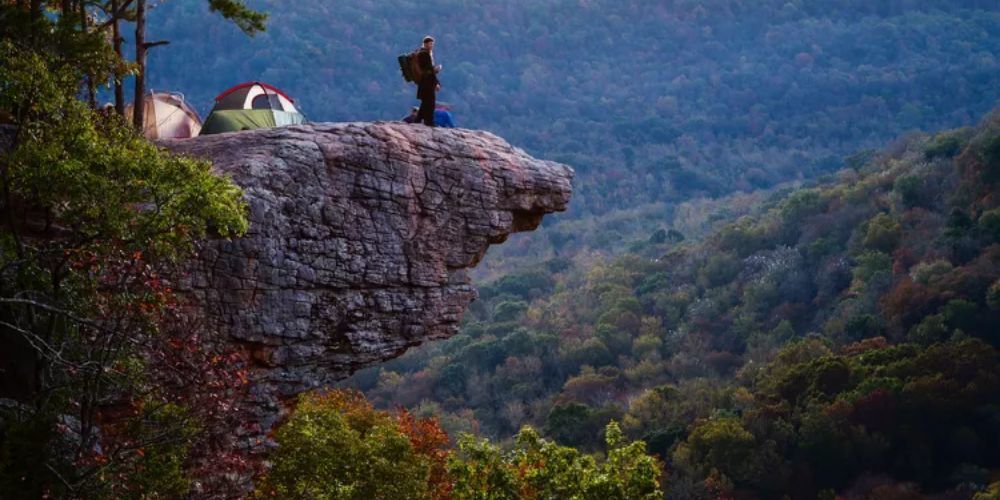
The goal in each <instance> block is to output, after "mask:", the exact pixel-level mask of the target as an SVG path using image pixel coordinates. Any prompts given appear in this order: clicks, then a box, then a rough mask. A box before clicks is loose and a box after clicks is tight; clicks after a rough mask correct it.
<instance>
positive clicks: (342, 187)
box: [160, 122, 573, 432]
mask: <svg viewBox="0 0 1000 500" xmlns="http://www.w3.org/2000/svg"><path fill="white" fill-rule="evenodd" d="M160 145H161V146H163V147H165V148H167V149H168V150H171V151H173V152H176V153H182V154H187V155H191V156H196V157H201V158H205V159H208V160H210V161H212V163H213V165H214V169H215V170H216V171H217V172H219V173H221V174H225V175H228V176H230V177H231V178H232V179H233V181H234V182H235V183H236V184H238V185H239V186H240V187H242V188H243V190H244V193H245V198H246V200H247V203H248V206H249V219H250V229H249V231H248V233H247V234H246V235H245V236H244V237H242V238H239V239H234V240H232V241H227V240H222V239H216V240H209V241H206V242H204V244H203V245H202V249H201V251H200V256H199V259H198V260H196V261H195V262H194V263H193V265H192V266H191V270H190V273H189V274H187V275H185V276H184V277H182V278H180V279H179V280H178V281H179V282H178V283H177V286H176V288H177V290H178V291H179V292H180V293H181V294H183V295H186V296H188V297H189V298H191V299H193V300H191V302H192V303H193V304H195V307H196V311H195V312H196V313H197V314H198V315H199V316H202V319H203V320H204V321H206V322H208V324H209V325H211V326H213V327H214V329H215V330H216V331H219V332H222V333H223V334H224V335H227V336H229V337H230V338H232V339H233V340H234V341H235V342H237V343H239V344H241V345H244V346H246V348H247V349H248V351H249V352H250V354H251V357H252V359H253V360H254V368H253V370H252V381H253V382H252V388H251V392H252V396H253V398H254V399H255V406H256V407H257V408H258V409H259V410H260V411H259V418H258V422H257V423H258V424H259V425H260V427H259V429H262V430H263V432H266V430H267V429H269V428H270V427H271V426H272V425H273V424H274V422H275V419H276V418H277V417H278V412H279V408H280V404H279V402H280V401H281V400H283V399H286V398H288V397H290V396H293V395H295V394H297V393H299V392H302V391H304V390H308V389H310V388H314V387H322V386H326V385H329V384H330V383H332V382H334V381H336V380H339V379H342V378H344V377H346V376H347V375H349V374H350V373H351V372H353V371H355V370H357V369H359V368H362V367H365V366H368V365H371V364H374V363H378V362H380V361H384V360H387V359H390V358H393V357H396V356H398V355H400V354H402V353H403V352H404V351H405V350H406V349H407V348H408V347H412V346H415V345H417V344H420V343H422V342H425V341H427V340H430V339H439V338H444V337H448V336H451V335H453V334H455V333H456V331H457V329H458V323H459V320H460V319H461V316H462V313H463V312H464V310H465V308H466V307H467V306H468V304H469V303H470V302H471V301H472V300H474V299H475V297H476V291H475V289H474V288H473V287H472V286H471V284H470V283H469V280H468V278H467V277H466V275H465V269H467V268H470V267H473V266H475V265H476V264H477V263H478V262H479V260H480V259H482V257H483V255H484V254H485V253H486V249H487V248H488V247H489V245H491V244H496V243H500V242H503V241H504V240H505V239H506V238H507V236H508V235H509V234H510V233H512V232H516V231H526V230H531V229H534V228H535V227H537V226H538V224H539V223H540V222H541V219H542V216H543V215H544V214H546V213H551V212H556V211H562V210H565V208H566V205H567V203H568V202H569V198H570V194H571V180H572V176H573V171H572V169H570V168H569V167H567V166H565V165H560V164H558V163H553V162H549V161H543V160H537V159H535V158H532V157H531V156H529V155H527V154H526V153H524V152H523V151H521V150H519V149H517V148H514V147H512V146H510V145H509V144H507V143H506V142H505V141H504V140H503V139H500V138H499V137H497V136H495V135H493V134H491V133H488V132H483V131H471V130H463V129H442V128H435V129H431V128H429V127H425V126H422V125H411V124H405V123H397V122H376V123H316V124H309V125H296V126H289V127H281V128H276V129H268V130H256V131H247V132H240V133H234V134H220V135H211V136H204V137H199V138H195V139H188V140H177V141H163V142H161V143H160Z"/></svg>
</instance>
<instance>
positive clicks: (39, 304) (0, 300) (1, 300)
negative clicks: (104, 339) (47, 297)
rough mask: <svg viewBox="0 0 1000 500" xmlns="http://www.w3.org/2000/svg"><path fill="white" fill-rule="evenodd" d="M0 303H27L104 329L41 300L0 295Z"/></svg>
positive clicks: (104, 329)
mask: <svg viewBox="0 0 1000 500" xmlns="http://www.w3.org/2000/svg"><path fill="white" fill-rule="evenodd" d="M0 304H21V305H27V306H32V307H37V308H39V309H43V310H45V311H48V312H50V313H55V314H59V315H61V316H65V317H67V318H69V319H71V320H73V321H75V322H77V323H80V324H82V325H87V326H89V327H91V328H94V329H96V330H101V331H106V328H104V327H103V326H101V325H100V324H98V323H96V322H95V321H93V320H89V319H86V318H81V317H79V316H77V315H76V314H74V313H72V312H70V311H68V310H66V309H62V308H60V307H55V306H51V305H48V304H45V303H42V302H37V301H34V300H31V299H16V298H12V297H0Z"/></svg>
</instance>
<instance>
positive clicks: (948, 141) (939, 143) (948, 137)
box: [924, 134, 962, 160]
mask: <svg viewBox="0 0 1000 500" xmlns="http://www.w3.org/2000/svg"><path fill="white" fill-rule="evenodd" d="M961 149H962V139H961V138H960V137H957V136H956V135H953V134H938V135H936V136H934V138H933V139H931V140H930V141H928V143H927V145H926V146H924V157H925V158H927V159H928V160H932V159H935V158H951V157H952V156H955V155H957V154H958V152H959V151H961Z"/></svg>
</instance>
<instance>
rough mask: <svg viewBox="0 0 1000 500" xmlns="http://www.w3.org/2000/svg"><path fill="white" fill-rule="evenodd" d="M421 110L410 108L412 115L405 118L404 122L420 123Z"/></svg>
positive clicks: (414, 107)
mask: <svg viewBox="0 0 1000 500" xmlns="http://www.w3.org/2000/svg"><path fill="white" fill-rule="evenodd" d="M419 113H420V108H418V107H416V106H413V107H412V108H410V114H408V115H406V116H404V117H403V121H404V122H406V123H420V117H419Z"/></svg>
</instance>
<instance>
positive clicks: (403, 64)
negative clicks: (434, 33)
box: [396, 49, 424, 83]
mask: <svg viewBox="0 0 1000 500" xmlns="http://www.w3.org/2000/svg"><path fill="white" fill-rule="evenodd" d="M419 53H420V49H417V50H414V51H413V52H410V53H409V54H400V56H399V57H397V58H396V60H397V61H398V62H399V70H400V71H401V72H402V73H403V80H405V81H408V82H413V83H420V80H421V78H423V76H424V72H423V71H422V70H421V69H420V58H419V57H418V55H419Z"/></svg>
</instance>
